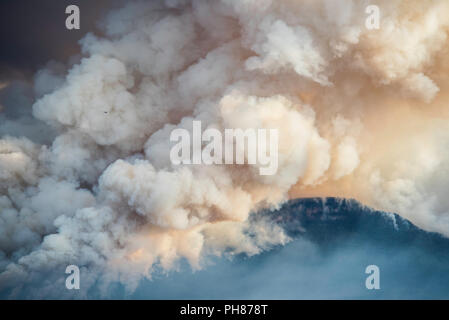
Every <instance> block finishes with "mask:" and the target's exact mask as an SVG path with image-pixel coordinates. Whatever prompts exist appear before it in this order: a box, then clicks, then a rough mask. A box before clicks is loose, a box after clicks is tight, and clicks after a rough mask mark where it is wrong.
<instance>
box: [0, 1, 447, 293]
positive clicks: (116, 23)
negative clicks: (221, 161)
mask: <svg viewBox="0 0 449 320" xmlns="http://www.w3.org/2000/svg"><path fill="white" fill-rule="evenodd" d="M370 4H376V5H378V6H379V7H380V13H381V16H380V28H379V29H378V30H377V29H374V30H369V29H367V28H366V26H365V20H366V18H367V14H366V13H365V9H366V7H367V6H368V5H370ZM103 25H104V32H105V36H104V37H101V38H100V37H97V36H95V35H93V34H89V35H88V36H86V37H85V38H84V39H83V40H82V49H83V54H84V58H83V59H82V60H81V61H80V62H79V63H78V64H75V65H74V66H73V67H71V68H70V69H69V70H67V72H66V73H67V74H66V76H63V77H61V75H60V73H55V72H54V70H52V69H51V68H49V69H47V70H42V71H41V72H39V73H38V75H37V76H36V81H35V88H36V93H37V95H39V96H40V98H39V99H38V100H37V102H36V103H35V104H34V105H33V114H34V116H35V117H36V118H37V119H39V120H42V121H44V122H45V123H47V124H48V125H49V126H51V127H52V130H55V131H56V132H57V137H56V138H55V139H54V141H53V142H52V143H51V144H48V145H45V144H39V143H36V142H32V141H31V140H30V139H28V138H25V137H13V136H4V138H2V139H1V140H0V194H1V196H0V210H1V214H0V272H1V273H0V288H7V287H8V288H9V287H11V288H16V291H17V290H19V291H20V286H21V285H23V284H24V283H26V282H28V283H29V282H30V281H33V279H34V278H33V277H35V275H36V273H42V272H51V271H52V270H54V268H56V267H59V266H66V265H68V264H76V265H79V266H80V267H82V268H85V269H86V270H90V271H93V273H94V274H95V273H97V274H101V280H100V281H101V283H103V284H104V285H105V288H107V284H108V283H109V282H110V281H122V282H123V283H125V284H126V285H127V287H128V289H130V290H132V289H133V288H134V287H135V286H136V285H137V283H138V281H139V279H141V277H142V276H148V277H150V276H151V272H152V271H153V270H154V269H155V268H162V269H163V270H169V269H172V268H176V266H177V262H179V261H180V259H186V260H187V261H188V262H189V263H190V265H191V266H192V267H193V268H200V267H201V266H202V264H203V263H205V259H207V256H208V255H223V254H226V255H232V254H237V253H246V254H249V255H253V254H257V253H259V252H260V251H261V250H264V249H266V248H269V247H270V246H272V245H277V244H283V243H285V242H286V241H288V237H287V236H286V235H285V234H284V233H283V232H282V230H281V229H279V228H278V227H275V226H273V225H271V224H270V223H268V222H266V221H263V220H260V219H259V220H258V219H251V220H249V219H248V218H249V215H250V214H255V212H257V210H258V209H260V208H267V207H275V206H277V205H279V204H280V203H282V202H283V201H285V200H286V199H288V197H292V196H311V195H313V196H344V197H353V198H356V199H358V200H361V201H362V202H363V203H365V204H367V205H371V206H373V207H376V208H379V209H382V210H387V211H393V212H396V213H399V214H401V215H403V216H404V217H406V218H408V219H410V220H411V221H412V222H414V223H416V224H418V225H419V226H420V227H422V228H424V229H426V230H431V231H437V232H440V233H442V234H445V235H449V197H447V190H449V171H448V170H449V148H448V147H449V122H448V121H447V120H448V118H449V108H448V105H449V104H448V102H449V96H448V94H449V88H448V85H449V81H448V77H447V74H448V71H449V54H448V53H449V45H448V44H449V42H448V39H447V36H448V30H449V3H448V2H447V1H446V0H441V1H438V0H436V1H431V2H430V1H421V0H409V1H406V2H405V1H398V0H385V1H381V0H378V1H355V0H354V1H353V0H340V1H334V0H322V1H316V0H302V1H296V0H238V1H237V0H235V1H234V0H214V1H209V0H192V1H187V0H166V1H151V2H135V3H132V4H129V5H127V6H126V7H124V8H123V9H120V10H118V11H114V12H112V13H111V14H110V15H109V16H108V18H107V19H106V21H105V22H104V23H103ZM193 120H200V121H201V122H202V124H203V129H206V128H217V129H220V130H222V131H224V129H225V128H242V129H245V128H256V129H257V128H277V129H279V167H278V171H277V174H276V175H273V176H261V175H259V170H258V167H257V166H255V165H245V166H241V165H240V166H239V165H214V166H209V165H207V166H206V165H191V166H188V165H181V166H175V165H172V164H171V162H170V158H169V156H170V149H171V147H172V145H173V144H172V143H171V142H170V133H171V132H172V130H174V129H176V128H185V129H187V130H190V131H191V130H192V121H193ZM1 125H2V126H3V123H2V124H1ZM33 141H34V140H33ZM97 280H98V279H97V278H96V277H95V276H94V275H92V277H90V278H89V279H84V280H83V281H84V282H83V284H84V287H88V286H89V284H93V283H96V281H97ZM56 285H57V284H55V283H49V284H48V290H51V288H52V287H53V286H56ZM58 285H60V286H63V284H62V283H61V284H58ZM46 292H47V291H45V290H42V291H40V292H39V294H41V295H45V294H46Z"/></svg>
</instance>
